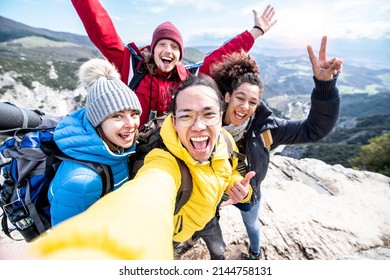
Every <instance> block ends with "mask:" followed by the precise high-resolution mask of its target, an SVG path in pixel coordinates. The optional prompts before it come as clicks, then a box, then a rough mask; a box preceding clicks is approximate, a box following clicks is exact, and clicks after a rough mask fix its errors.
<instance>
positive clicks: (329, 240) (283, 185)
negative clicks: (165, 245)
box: [0, 156, 390, 260]
mask: <svg viewBox="0 0 390 280" xmlns="http://www.w3.org/2000/svg"><path fill="white" fill-rule="evenodd" d="M260 213H261V215H260V222H261V225H262V227H261V242H262V259H267V260H306V259H313V260H335V259H380V260H390V178H389V177H386V176H383V175H380V174H377V173H372V172H362V171H355V170H352V169H349V168H344V167H342V166H341V165H334V166H331V165H327V164H325V163H324V162H322V161H319V160H315V159H301V160H297V159H293V158H288V157H283V156H272V157H271V163H270V168H269V172H268V175H267V177H266V179H265V180H264V183H263V187H262V202H261V209H260ZM220 222H221V227H222V231H223V234H224V240H225V243H226V245H227V249H226V258H227V259H233V260H234V259H239V258H240V255H241V252H247V246H248V238H247V236H246V231H245V227H244V224H243V222H242V219H241V215H240V212H239V210H238V209H237V208H235V207H234V206H231V205H229V206H226V207H224V208H222V210H221V220H220ZM27 246H29V245H28V244H27V243H25V242H24V241H20V242H16V241H12V240H10V239H9V238H8V237H6V236H4V234H2V235H1V236H0V258H13V257H15V256H14V255H9V253H8V252H9V251H10V250H11V249H12V251H13V252H14V254H16V257H17V256H18V254H22V253H23V252H24V250H25V249H26V247H27ZM177 259H187V260H188V259H200V260H207V259H209V254H208V251H207V249H206V247H205V244H204V242H203V241H202V240H199V241H198V242H197V243H195V245H194V246H193V247H192V248H191V249H190V250H189V251H187V252H186V253H185V254H183V255H182V256H180V257H177Z"/></svg>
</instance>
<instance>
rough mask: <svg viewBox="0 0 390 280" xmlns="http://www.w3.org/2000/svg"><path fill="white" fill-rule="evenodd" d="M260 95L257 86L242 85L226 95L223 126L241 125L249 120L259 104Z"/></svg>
mask: <svg viewBox="0 0 390 280" xmlns="http://www.w3.org/2000/svg"><path fill="white" fill-rule="evenodd" d="M260 98H261V93H260V88H259V86H258V85H252V84H250V83H243V84H241V85H240V86H239V87H237V88H236V89H235V90H233V93H232V94H230V93H226V95H225V102H226V103H227V104H228V105H227V109H226V112H225V115H224V117H223V121H224V123H225V124H228V125H229V124H233V125H235V126H239V125H242V124H243V123H244V122H245V121H246V120H247V119H248V118H250V117H251V116H252V115H253V113H254V112H255V110H256V107H257V105H258V104H259V102H260Z"/></svg>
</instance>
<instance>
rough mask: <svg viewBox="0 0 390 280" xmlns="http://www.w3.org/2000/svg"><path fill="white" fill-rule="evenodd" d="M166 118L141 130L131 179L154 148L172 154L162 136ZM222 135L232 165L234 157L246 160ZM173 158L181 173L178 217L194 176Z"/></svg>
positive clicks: (152, 122) (228, 139) (158, 118)
mask: <svg viewBox="0 0 390 280" xmlns="http://www.w3.org/2000/svg"><path fill="white" fill-rule="evenodd" d="M166 116H167V115H164V116H161V117H155V118H154V119H152V120H150V121H149V122H148V123H146V124H145V125H143V126H142V127H141V128H140V129H139V136H138V139H137V141H138V143H137V147H136V152H135V153H134V154H133V155H132V156H131V157H130V167H131V168H130V170H131V172H130V173H131V178H134V176H135V175H136V174H137V172H138V170H139V169H140V168H141V166H142V165H143V164H144V158H145V156H146V154H148V153H149V152H150V151H151V150H153V149H154V148H161V149H164V150H165V151H167V152H170V151H169V150H168V149H167V148H166V147H165V145H164V143H163V140H162V138H161V135H160V130H161V126H162V124H163V122H164V120H165V118H166ZM222 135H223V136H224V138H225V141H226V143H227V149H228V152H229V155H230V163H231V164H232V165H233V156H236V157H238V158H239V159H242V160H246V156H245V155H243V154H240V153H238V152H236V151H233V145H232V143H231V141H230V138H229V137H228V136H227V135H226V134H225V132H223V133H222ZM171 154H172V153H171ZM172 155H173V154H172ZM173 156H174V157H175V158H176V160H177V163H178V165H179V168H180V172H181V184H180V187H179V190H178V192H177V195H176V203H175V211H174V215H176V214H177V213H179V211H180V209H181V207H183V206H184V204H186V203H187V201H188V200H189V198H190V196H191V192H192V176H191V173H190V171H189V169H188V166H187V165H186V164H185V163H184V161H183V160H181V159H179V158H177V157H176V156H175V155H173Z"/></svg>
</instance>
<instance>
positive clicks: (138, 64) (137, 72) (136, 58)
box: [126, 43, 147, 90]
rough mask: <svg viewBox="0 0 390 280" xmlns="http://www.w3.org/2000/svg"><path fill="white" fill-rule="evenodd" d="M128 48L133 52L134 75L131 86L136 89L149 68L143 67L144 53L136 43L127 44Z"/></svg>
mask: <svg viewBox="0 0 390 280" xmlns="http://www.w3.org/2000/svg"><path fill="white" fill-rule="evenodd" d="M126 48H127V49H128V50H129V51H130V53H131V65H132V68H133V76H132V78H131V81H130V82H129V88H130V89H131V90H135V89H136V88H137V87H138V85H139V83H140V82H141V80H142V79H143V78H144V77H145V75H146V73H147V70H146V69H145V68H144V67H142V60H143V58H142V54H141V53H140V51H139V50H138V48H137V47H136V46H135V44H134V43H130V44H127V45H126Z"/></svg>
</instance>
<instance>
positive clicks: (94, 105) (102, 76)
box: [48, 58, 142, 226]
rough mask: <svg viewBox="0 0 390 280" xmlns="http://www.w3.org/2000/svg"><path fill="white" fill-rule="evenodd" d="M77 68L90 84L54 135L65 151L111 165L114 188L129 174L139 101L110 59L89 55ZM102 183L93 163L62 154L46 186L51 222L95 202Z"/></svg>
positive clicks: (63, 218)
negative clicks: (83, 103)
mask: <svg viewBox="0 0 390 280" xmlns="http://www.w3.org/2000/svg"><path fill="white" fill-rule="evenodd" d="M78 74H79V82H80V84H81V85H82V86H84V87H85V88H86V89H87V102H86V107H85V108H82V109H79V110H77V111H75V112H73V113H72V114H70V115H68V116H66V117H64V118H63V119H62V120H61V121H60V122H59V124H58V125H57V127H56V130H55V131H54V140H55V141H56V144H57V145H58V147H59V148H60V149H61V151H62V152H64V153H65V154H66V155H67V156H70V157H72V158H75V159H77V160H84V161H90V162H97V163H102V164H105V165H107V166H109V167H110V168H111V172H112V175H113V183H114V186H113V189H114V190H115V189H117V188H119V187H120V186H121V185H122V184H123V183H125V182H126V181H128V180H129V168H128V157H129V156H130V154H132V153H134V151H135V142H136V140H137V136H138V127H139V122H140V115H141V112H142V109H141V105H140V103H139V100H138V98H137V96H136V95H135V94H134V92H132V91H131V90H130V89H129V87H127V86H126V85H125V84H124V83H123V82H122V81H121V80H120V76H119V73H118V72H117V70H116V69H115V67H114V66H113V65H112V64H110V63H109V62H108V61H107V60H103V59H96V58H95V59H91V60H89V61H87V62H86V63H84V64H83V65H82V66H81V67H80V70H79V73H78ZM102 187H103V182H102V179H101V177H100V176H99V174H98V173H97V172H96V171H94V170H93V169H92V168H90V167H88V166H86V165H84V164H81V163H78V162H73V161H70V160H64V161H63V162H62V163H61V165H60V167H59V169H58V171H57V173H56V175H55V177H54V179H53V180H52V182H51V184H50V187H49V192H48V198H49V201H50V204H51V208H50V214H51V223H52V226H55V225H57V224H58V223H60V222H62V221H64V220H66V219H68V218H70V217H73V216H75V215H77V214H79V213H81V212H83V211H84V210H86V209H87V208H88V207H89V206H91V205H92V204H93V203H95V202H96V201H97V200H98V199H99V198H100V196H101V194H102Z"/></svg>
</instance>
